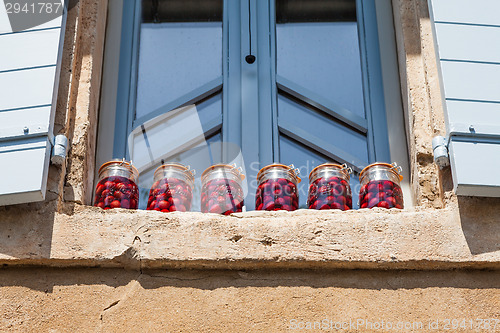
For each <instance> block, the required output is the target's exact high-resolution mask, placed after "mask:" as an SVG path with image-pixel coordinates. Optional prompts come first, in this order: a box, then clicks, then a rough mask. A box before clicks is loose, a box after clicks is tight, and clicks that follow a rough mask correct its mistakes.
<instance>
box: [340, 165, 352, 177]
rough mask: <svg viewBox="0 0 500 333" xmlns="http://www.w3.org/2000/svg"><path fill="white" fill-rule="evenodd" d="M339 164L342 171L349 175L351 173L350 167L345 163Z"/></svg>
mask: <svg viewBox="0 0 500 333" xmlns="http://www.w3.org/2000/svg"><path fill="white" fill-rule="evenodd" d="M341 166H342V170H343V171H345V172H347V173H348V174H349V175H350V174H352V168H351V167H350V166H348V165H347V164H346V163H344V164H342V165H341Z"/></svg>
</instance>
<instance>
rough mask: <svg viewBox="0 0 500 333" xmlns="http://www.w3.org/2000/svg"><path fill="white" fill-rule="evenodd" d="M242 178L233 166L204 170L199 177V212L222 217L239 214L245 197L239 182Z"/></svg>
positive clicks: (222, 165) (218, 166)
mask: <svg viewBox="0 0 500 333" xmlns="http://www.w3.org/2000/svg"><path fill="white" fill-rule="evenodd" d="M244 178H245V176H244V175H243V174H242V173H241V171H240V170H238V169H237V168H236V167H235V166H233V165H227V164H218V165H213V166H211V167H209V168H208V169H206V170H205V171H204V172H203V174H202V176H201V181H202V188H201V211H202V212H203V213H217V214H224V215H229V214H232V213H237V212H241V211H242V210H243V205H244V197H245V196H244V194H243V188H242V186H241V181H242V180H243V179H244Z"/></svg>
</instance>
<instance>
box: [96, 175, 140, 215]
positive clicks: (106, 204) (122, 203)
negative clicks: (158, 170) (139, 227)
mask: <svg viewBox="0 0 500 333" xmlns="http://www.w3.org/2000/svg"><path fill="white" fill-rule="evenodd" d="M138 202H139V191H138V189H137V185H136V184H135V183H134V182H133V181H131V180H130V179H128V178H125V177H121V176H111V177H106V178H103V179H102V180H101V181H100V182H99V183H98V184H97V186H96V191H95V197H94V206H96V207H100V208H103V209H111V208H127V209H137V206H138Z"/></svg>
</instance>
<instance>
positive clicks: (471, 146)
mask: <svg viewBox="0 0 500 333" xmlns="http://www.w3.org/2000/svg"><path fill="white" fill-rule="evenodd" d="M429 4H430V6H429V8H430V9H431V17H432V18H433V20H434V22H433V24H434V26H433V27H434V33H435V38H436V39H435V45H436V52H437V59H438V61H439V64H438V65H439V69H440V75H441V83H442V88H443V89H442V94H443V98H444V109H445V116H446V127H447V131H448V135H449V153H450V162H451V168H452V174H453V182H454V188H455V191H456V193H457V194H458V195H472V196H495V197H500V178H499V177H500V176H498V167H499V166H500V157H499V156H500V80H499V79H498V78H499V77H500V46H499V45H500V43H499V41H500V16H498V12H499V11H500V2H499V1H496V0H475V1H471V0H469V1H466V0H453V1H450V0H429ZM478 170H480V171H478Z"/></svg>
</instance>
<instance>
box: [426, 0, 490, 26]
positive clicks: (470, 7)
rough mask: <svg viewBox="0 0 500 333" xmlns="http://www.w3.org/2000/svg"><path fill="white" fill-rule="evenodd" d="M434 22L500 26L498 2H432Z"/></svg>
mask: <svg viewBox="0 0 500 333" xmlns="http://www.w3.org/2000/svg"><path fill="white" fill-rule="evenodd" d="M431 1H432V9H433V16H434V21H436V22H454V23H459V24H485V25H498V26H500V16H499V15H498V13H499V12H500V1H498V0H431Z"/></svg>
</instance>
